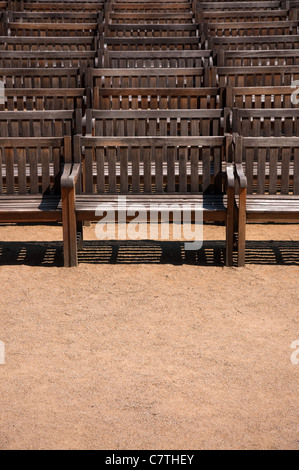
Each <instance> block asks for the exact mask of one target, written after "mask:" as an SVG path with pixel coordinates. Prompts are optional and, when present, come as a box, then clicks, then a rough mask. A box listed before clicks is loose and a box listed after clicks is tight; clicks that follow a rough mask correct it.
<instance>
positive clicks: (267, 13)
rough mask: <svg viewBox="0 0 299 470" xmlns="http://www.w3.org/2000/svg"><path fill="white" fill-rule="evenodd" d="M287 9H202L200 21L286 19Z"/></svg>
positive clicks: (236, 21)
mask: <svg viewBox="0 0 299 470" xmlns="http://www.w3.org/2000/svg"><path fill="white" fill-rule="evenodd" d="M287 19H288V11H287V10H256V9H255V8H254V9H252V10H241V11H240V10H227V11H201V12H200V13H199V15H198V21H199V22H202V23H244V22H245V23H249V22H259V21H260V22H265V21H266V22H270V21H286V20H287Z"/></svg>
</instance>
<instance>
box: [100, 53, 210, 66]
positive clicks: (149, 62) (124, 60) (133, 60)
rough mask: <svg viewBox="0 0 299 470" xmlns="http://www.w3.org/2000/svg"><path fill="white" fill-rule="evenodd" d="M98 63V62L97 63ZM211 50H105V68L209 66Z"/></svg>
mask: <svg viewBox="0 0 299 470" xmlns="http://www.w3.org/2000/svg"><path fill="white" fill-rule="evenodd" d="M99 65H100V64H99ZM210 65H212V58H211V51H202V50H198V51H121V52H117V51H116V52H114V51H108V50H106V51H105V54H104V63H103V66H104V67H105V68H143V67H147V68H161V67H162V68H175V67H179V68H182V67H188V68H190V67H195V68H196V67H209V66H210Z"/></svg>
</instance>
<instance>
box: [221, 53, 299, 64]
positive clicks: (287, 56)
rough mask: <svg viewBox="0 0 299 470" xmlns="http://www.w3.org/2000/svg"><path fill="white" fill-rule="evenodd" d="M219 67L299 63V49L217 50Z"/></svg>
mask: <svg viewBox="0 0 299 470" xmlns="http://www.w3.org/2000/svg"><path fill="white" fill-rule="evenodd" d="M217 65H218V66H219V67H255V66H264V65H265V66H271V65H273V66H274V65H276V66H285V65H299V50H298V49H296V50H295V49H283V50H243V51H225V50H219V51H217Z"/></svg>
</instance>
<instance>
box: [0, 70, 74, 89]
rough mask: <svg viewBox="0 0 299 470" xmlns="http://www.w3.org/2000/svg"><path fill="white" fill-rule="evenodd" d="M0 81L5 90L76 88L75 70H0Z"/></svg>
mask: <svg viewBox="0 0 299 470" xmlns="http://www.w3.org/2000/svg"><path fill="white" fill-rule="evenodd" d="M0 80H2V81H3V82H4V83H5V86H6V88H56V89H58V88H78V87H80V85H81V81H80V75H79V71H78V69H76V68H63V69H60V68H45V69H36V68H0Z"/></svg>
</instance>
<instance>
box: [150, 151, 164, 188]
mask: <svg viewBox="0 0 299 470" xmlns="http://www.w3.org/2000/svg"><path fill="white" fill-rule="evenodd" d="M152 151H153V155H154V158H155V160H154V161H155V171H156V178H155V180H156V192H157V193H162V192H163V155H164V153H165V150H164V148H161V147H153V149H152Z"/></svg>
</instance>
